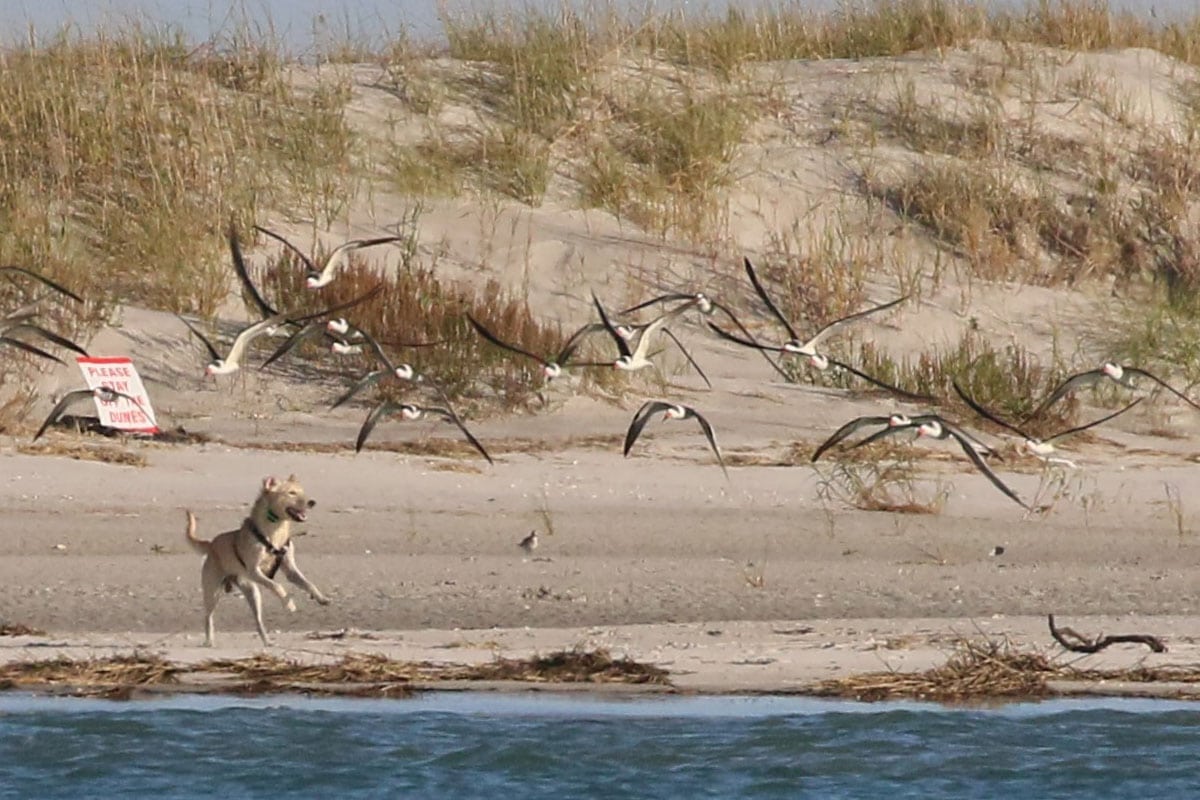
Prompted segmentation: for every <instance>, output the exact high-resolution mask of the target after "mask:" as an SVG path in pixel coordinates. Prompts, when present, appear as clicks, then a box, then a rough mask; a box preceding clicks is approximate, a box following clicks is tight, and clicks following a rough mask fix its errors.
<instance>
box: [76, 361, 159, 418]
mask: <svg viewBox="0 0 1200 800" xmlns="http://www.w3.org/2000/svg"><path fill="white" fill-rule="evenodd" d="M75 361H76V362H77V363H78V364H79V369H80V370H81V371H82V372H83V379H84V380H85V381H87V385H88V388H89V389H98V388H100V387H101V386H107V387H108V388H110V389H112V390H114V391H117V392H120V393H121V395H128V397H122V396H120V395H117V396H116V397H113V398H111V399H110V400H107V401H105V400H102V399H100V398H99V397H97V398H96V411H97V412H98V413H99V414H100V424H101V425H104V426H105V427H108V428H116V429H117V430H122V431H132V432H134V433H158V423H157V422H156V421H155V419H154V409H153V408H152V407H151V406H150V395H148V394H146V387H145V386H143V385H142V378H141V376H140V375H138V372H137V369H135V368H134V366H133V361H131V360H130V359H129V358H127V357H125V356H79V357H78V358H76V359H75ZM129 398H133V400H130V399H129ZM134 401H136V402H134Z"/></svg>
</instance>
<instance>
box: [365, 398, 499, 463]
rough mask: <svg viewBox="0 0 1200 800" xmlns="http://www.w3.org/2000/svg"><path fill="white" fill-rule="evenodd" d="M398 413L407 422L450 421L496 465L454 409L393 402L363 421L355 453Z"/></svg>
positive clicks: (386, 401) (382, 405) (378, 407)
mask: <svg viewBox="0 0 1200 800" xmlns="http://www.w3.org/2000/svg"><path fill="white" fill-rule="evenodd" d="M397 412H399V414H400V418H401V419H405V420H415V419H421V418H423V417H427V416H436V417H441V418H442V419H445V420H448V421H449V422H453V423H454V424H455V425H457V426H458V429H459V430H460V431H462V433H463V436H465V437H467V441H468V442H470V443H471V445H472V446H473V447H474V448H475V449H476V450H478V451H479V453H480V455H482V456H483V457H484V458H486V459H487V462H488V463H489V464H492V463H495V462H493V461H492V457H491V456H489V455H488V452H487V450H485V449H483V445H482V444H480V443H479V440H478V439H476V438H475V437H474V436H472V435H471V432H470V431H469V430H467V426H466V425H464V424H463V421H462V420H461V419H459V418H458V415H457V414H455V413H454V411H453V409H451V408H450V407H449V406H446V407H443V406H419V405H415V404H413V403H394V402H392V401H391V400H385V401H383V402H382V403H380V404H379V405H377V406H375V407H374V408H373V409H371V412H370V413H369V414H367V418H366V420H364V421H363V424H362V428H360V429H359V431H358V439H357V440H355V442H354V452H356V453H357V452H360V451H361V450H362V449H363V445H364V444H366V443H367V437H369V436H370V435H371V431H373V430H374V429H375V425H376V424H377V423H378V422H379V420H381V419H383V418H384V417H385V416H388V415H391V414H395V413H397Z"/></svg>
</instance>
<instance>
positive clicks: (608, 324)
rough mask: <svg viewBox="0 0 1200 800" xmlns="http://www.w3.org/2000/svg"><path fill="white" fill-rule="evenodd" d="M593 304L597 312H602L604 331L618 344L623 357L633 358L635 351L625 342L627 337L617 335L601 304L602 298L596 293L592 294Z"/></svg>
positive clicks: (601, 319) (601, 318)
mask: <svg viewBox="0 0 1200 800" xmlns="http://www.w3.org/2000/svg"><path fill="white" fill-rule="evenodd" d="M592 303H594V304H595V306H596V310H597V311H599V312H600V321H601V322H603V323H604V329H605V330H606V331H608V335H609V336H611V337H612V338H613V341H615V342H616V343H617V350H619V351H620V353H621V355H623V356H629V357H631V358H632V357H633V351H632V350H630V349H629V342H627V341H625V337H623V336H621V334H619V333H617V329H616V328H615V327H613V324H612V321H611V320H610V319H609V318H608V313H607V312H605V310H604V306H603V305H601V303H600V298H599V297H596V293H595V292H592Z"/></svg>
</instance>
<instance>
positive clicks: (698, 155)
mask: <svg viewBox="0 0 1200 800" xmlns="http://www.w3.org/2000/svg"><path fill="white" fill-rule="evenodd" d="M613 102H614V103H615V104H616V106H615V108H614V109H613V120H612V123H611V124H610V125H606V126H604V128H603V129H602V130H599V131H597V135H596V136H594V138H595V139H596V141H595V143H594V146H593V147H591V149H590V151H589V152H590V155H589V157H588V159H587V160H586V162H585V164H584V167H583V169H582V171H581V174H580V176H579V180H580V187H581V194H582V198H583V201H584V203H585V204H587V205H591V206H597V207H601V208H605V209H607V210H609V211H611V212H612V213H613V214H615V215H617V216H618V217H623V218H627V219H630V220H632V221H634V222H635V223H637V224H639V225H641V226H643V227H645V228H648V229H650V230H656V231H658V232H660V233H662V234H663V235H666V234H667V233H668V232H670V231H676V232H680V233H684V234H693V235H697V234H700V233H701V232H702V231H705V230H709V231H711V230H712V227H713V225H714V224H715V222H716V219H717V216H718V210H719V208H718V202H717V200H718V196H719V192H720V190H721V189H724V188H725V187H726V186H728V185H729V184H730V182H731V181H732V179H733V171H732V165H731V162H732V160H733V158H734V155H735V154H736V149H737V146H738V145H739V144H740V143H741V142H742V140H743V137H744V135H745V132H746V129H747V127H748V125H749V123H750V121H751V119H752V118H753V114H754V109H753V107H752V105H751V104H749V103H748V102H746V101H745V100H743V99H739V98H737V97H734V96H732V95H729V94H726V93H722V92H702V91H700V90H698V89H686V90H684V91H683V92H682V93H681V94H680V95H678V96H672V95H669V94H664V93H663V92H662V91H660V90H659V89H657V88H647V89H645V90H643V91H640V92H636V93H634V94H631V95H628V96H626V97H625V98H624V99H623V100H621V99H616V98H614V99H613Z"/></svg>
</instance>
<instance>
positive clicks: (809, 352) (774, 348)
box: [708, 258, 933, 401]
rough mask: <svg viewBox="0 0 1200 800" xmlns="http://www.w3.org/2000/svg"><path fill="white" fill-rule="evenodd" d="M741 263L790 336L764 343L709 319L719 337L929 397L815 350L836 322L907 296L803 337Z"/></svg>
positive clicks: (908, 394)
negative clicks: (772, 342)
mask: <svg viewBox="0 0 1200 800" xmlns="http://www.w3.org/2000/svg"><path fill="white" fill-rule="evenodd" d="M745 265H746V275H748V276H749V278H750V283H751V284H752V285H753V286H754V290H755V292H757V293H758V296H759V298H761V299H762V301H763V303H764V304H765V305H766V306H767V309H768V310H769V311H770V312H771V314H772V315H773V316H774V317H775V319H776V320H778V321H779V323H780V324H781V325H783V327H784V329H785V330H786V331H787V333H788V336H789V337H791V338H790V339H788V341H786V342H784V343H783V344H781V345H765V344H761V343H759V342H757V341H756V340H754V339H753V338H742V337H740V336H737V335H735V334H732V333H730V332H729V331H726V330H724V329H723V328H721V327H720V326H718V325H716V324H715V323H713V322H709V323H708V327H710V328H712V329H713V331H714V332H716V334H717V335H718V336H720V337H721V338H723V339H728V340H729V341H731V342H734V343H736V344H740V345H742V346H743V347H753V348H757V349H759V350H762V351H769V352H773V353H790V354H792V355H798V356H803V357H804V358H806V359H808V362H809V364H810V365H811V366H812V367H813V368H814V369H817V370H820V371H822V372H823V371H824V370H826V369H828V368H829V367H830V366H831V365H832V366H835V367H838V368H839V369H843V370H845V371H847V372H849V373H851V374H852V375H857V376H858V377H860V378H862V379H863V380H865V381H867V382H868V383H872V384H874V385H876V386H878V387H879V388H881V389H886V390H887V391H889V392H892V393H893V394H895V395H897V396H899V397H904V398H907V399H910V400H924V401H929V400H933V398H932V397H929V396H928V395H921V394H916V393H914V392H908V391H905V390H904V389H901V388H899V387H896V386H892V385H890V384H887V383H884V382H883V381H881V380H879V379H878V378H873V377H871V376H870V375H868V374H866V373H865V372H863V371H862V370H858V369H855V368H854V367H852V366H850V365H849V364H846V363H843V362H841V361H838V360H836V359H834V358H830V357H829V356H826V355H823V354H821V353H819V352H817V343H818V342H820V340H821V339H822V338H824V337H825V336H826V334H828V333H829V332H830V331H832V330H833V329H834V328H836V327H837V326H839V325H842V324H844V323H847V322H851V321H853V320H856V319H861V318H863V317H866V316H869V315H871V314H876V313H878V312H880V311H886V310H887V309H889V308H892V307H893V306H896V305H899V304H900V303H903V302H904V301H905V300H907V299H908V297H907V296H904V297H900V298H897V299H895V300H892V301H891V302H888V303H884V304H883V305H879V306H874V307H872V308H868V309H865V310H863V311H856V312H855V313H853V314H848V315H846V316H844V317H840V318H838V319H835V320H833V321H832V322H829V323H826V324H825V325H824V326H823V327H822V328H821V329H820V330H818V331H817V332H816V333H815V334H813V335H812V336H811V337H809V338H808V339H807V340H801V339H800V335H799V334H798V333H797V332H796V329H795V328H794V327H792V324H791V323H790V322H788V319H787V317H785V316H784V315H783V313H782V312H781V311H780V310H779V308H778V307H776V305H775V302H774V301H773V300H771V296H770V295H769V294H768V293H767V290H766V288H764V287H763V285H762V283H761V281H759V279H758V274H757V273H756V272H755V271H754V265H753V264H751V263H750V259H748V258H747V259H745Z"/></svg>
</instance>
